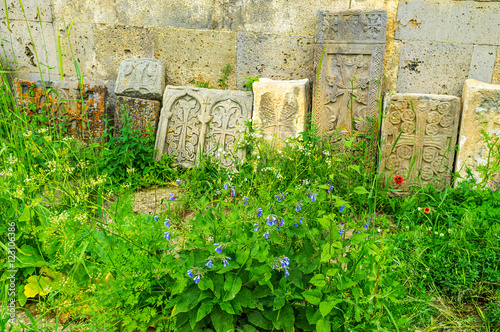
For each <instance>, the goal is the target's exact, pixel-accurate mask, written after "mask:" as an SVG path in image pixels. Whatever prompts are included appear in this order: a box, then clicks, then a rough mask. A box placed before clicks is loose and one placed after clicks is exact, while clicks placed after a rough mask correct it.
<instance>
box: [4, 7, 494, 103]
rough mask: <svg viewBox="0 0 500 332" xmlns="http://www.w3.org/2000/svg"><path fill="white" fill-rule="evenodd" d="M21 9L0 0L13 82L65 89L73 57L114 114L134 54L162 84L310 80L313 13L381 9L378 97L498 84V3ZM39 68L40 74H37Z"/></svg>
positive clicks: (71, 77)
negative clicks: (384, 19) (384, 18)
mask: <svg viewBox="0 0 500 332" xmlns="http://www.w3.org/2000/svg"><path fill="white" fill-rule="evenodd" d="M23 4H24V7H25V8H24V13H25V15H24V14H23V11H22V10H21V8H20V5H19V2H18V0H7V6H8V14H9V15H8V17H9V22H10V33H9V28H8V27H7V20H6V13H5V8H4V6H3V4H2V5H0V7H1V8H0V18H1V23H0V33H1V37H2V39H4V41H3V49H4V52H1V54H2V55H1V56H2V58H3V59H5V56H4V53H5V54H6V55H7V58H8V59H9V60H11V61H15V63H13V62H10V63H9V65H10V67H11V68H12V69H15V68H17V69H18V71H19V77H20V78H21V79H27V80H31V81H37V80H40V72H41V73H42V75H43V76H44V78H43V79H44V80H45V81H47V80H48V79H49V75H50V80H53V81H59V70H60V67H61V66H60V63H62V69H63V72H64V82H65V83H64V84H67V82H70V83H71V82H76V75H77V71H76V69H75V66H74V60H75V61H76V63H77V64H78V67H79V70H80V71H81V73H82V74H83V75H84V78H85V81H86V82H90V83H94V84H106V85H108V87H109V91H110V92H111V93H110V97H111V99H110V102H109V103H108V105H109V107H114V105H113V98H114V96H113V93H112V92H113V91H114V81H115V80H116V77H117V72H118V67H119V65H120V62H121V61H122V60H124V59H127V58H134V57H148V58H156V59H161V60H164V61H165V65H166V82H165V83H166V84H169V85H186V84H189V83H191V82H192V81H193V80H198V81H205V82H209V83H210V85H212V86H217V80H218V78H219V77H220V75H221V70H222V69H223V68H224V67H225V66H226V64H228V63H229V64H230V65H231V68H232V69H233V72H232V73H231V74H230V76H229V88H230V89H234V88H239V89H241V88H242V85H241V83H242V82H244V80H245V78H246V77H254V76H261V77H268V78H271V79H279V80H282V79H302V78H309V79H310V80H312V79H313V78H314V73H315V68H314V61H313V53H314V34H315V24H316V11H317V10H318V9H349V8H352V9H354V8H382V9H386V10H387V12H388V28H387V44H386V51H385V60H384V72H385V73H386V77H385V81H384V85H383V90H384V91H383V92H388V91H396V92H402V93H439V94H451V95H456V96H460V95H461V88H462V86H463V83H464V81H465V79H467V78H473V79H477V80H481V81H484V82H487V83H490V82H491V83H497V84H498V83H500V47H499V46H500V37H499V36H500V2H499V1H498V0H491V1H485V0H482V1H480V0H478V1H473V0H462V1H459V0H405V1H403V0H401V1H399V0H273V1H269V0H216V1H214V0H168V1H165V0H149V1H143V0H79V1H74V0H73V1H70V0H24V1H23ZM37 6H38V9H39V10H37ZM25 18H26V20H28V23H29V24H28V25H27V24H26V22H25ZM39 20H41V21H42V26H40V23H39ZM28 26H29V31H28ZM70 28H71V29H70ZM30 33H31V37H30ZM68 36H69V37H68ZM58 44H60V47H58ZM70 44H71V47H70ZM59 48H60V49H61V51H62V54H61V60H62V61H61V62H60V61H59V60H58V53H59V52H58V49H59ZM73 56H74V58H73ZM37 59H38V61H37ZM38 62H41V63H44V64H46V65H47V66H45V65H42V66H40V67H39V66H38V65H37V63H38Z"/></svg>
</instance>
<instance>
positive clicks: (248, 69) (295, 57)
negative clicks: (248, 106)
mask: <svg viewBox="0 0 500 332" xmlns="http://www.w3.org/2000/svg"><path fill="white" fill-rule="evenodd" d="M313 56H314V39H313V37H304V36H287V35H274V34H263V33H249V32H240V33H238V42H237V59H238V60H237V61H238V68H237V77H238V89H243V86H242V85H241V83H243V82H245V78H247V77H257V76H260V77H268V78H271V79H274V80H297V79H302V78H304V77H306V78H309V80H312V79H313V77H314V63H313V62H312V61H310V59H311V58H312V57H313Z"/></svg>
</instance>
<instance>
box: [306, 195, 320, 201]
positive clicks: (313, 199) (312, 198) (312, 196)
mask: <svg viewBox="0 0 500 332" xmlns="http://www.w3.org/2000/svg"><path fill="white" fill-rule="evenodd" d="M317 196H318V194H316V193H310V194H309V195H307V197H309V198H310V199H311V202H314V201H315V200H316V197H317Z"/></svg>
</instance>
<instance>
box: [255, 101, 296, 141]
mask: <svg viewBox="0 0 500 332" xmlns="http://www.w3.org/2000/svg"><path fill="white" fill-rule="evenodd" d="M298 111H299V106H298V102H297V96H296V95H295V94H293V93H291V92H287V93H285V94H284V95H275V96H273V95H272V94H271V93H270V92H266V93H264V94H263V95H262V97H261V100H260V105H259V117H260V119H261V121H262V128H263V131H264V133H265V134H266V136H271V137H276V138H277V139H276V140H273V142H276V141H279V140H280V138H281V137H289V136H295V126H294V120H295V117H296V116H297V113H298Z"/></svg>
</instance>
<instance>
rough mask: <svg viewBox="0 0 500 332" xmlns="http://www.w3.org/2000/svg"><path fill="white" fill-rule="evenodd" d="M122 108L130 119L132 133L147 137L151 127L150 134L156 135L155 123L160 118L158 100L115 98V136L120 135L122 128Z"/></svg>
mask: <svg viewBox="0 0 500 332" xmlns="http://www.w3.org/2000/svg"><path fill="white" fill-rule="evenodd" d="M124 108H125V110H126V111H127V114H128V117H129V119H130V127H131V129H132V131H135V132H138V133H141V134H143V135H147V133H148V132H149V127H151V128H152V131H151V133H150V134H151V135H152V136H154V134H155V133H156V123H157V122H158V118H159V117H160V102H159V101H158V100H147V99H139V98H130V97H124V96H117V97H116V109H115V123H114V125H115V135H116V136H119V135H120V132H121V129H122V128H123V109H124Z"/></svg>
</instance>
